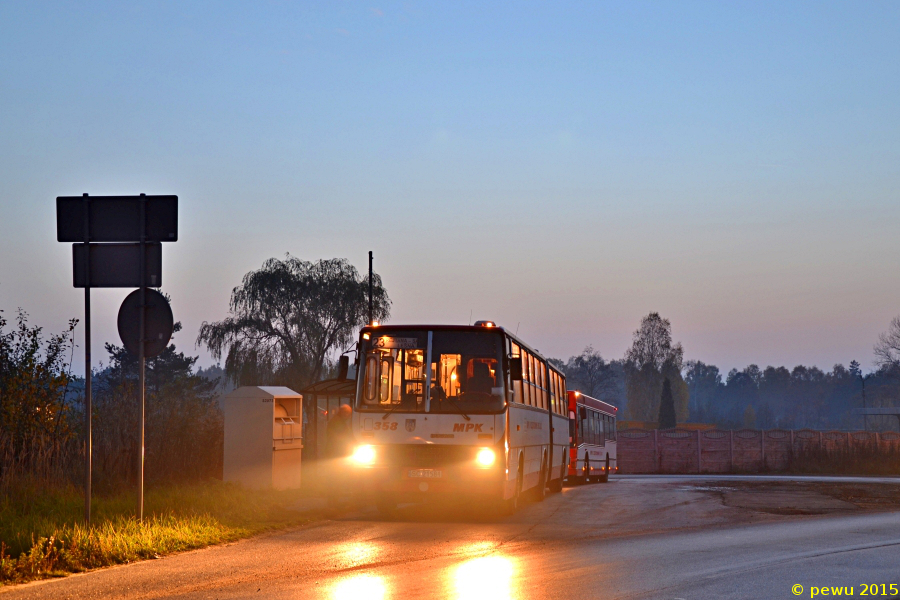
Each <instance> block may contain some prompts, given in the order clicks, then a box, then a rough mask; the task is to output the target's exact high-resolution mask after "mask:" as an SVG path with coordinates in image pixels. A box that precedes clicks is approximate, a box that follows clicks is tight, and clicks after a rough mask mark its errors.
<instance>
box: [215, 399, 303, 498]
mask: <svg viewBox="0 0 900 600" xmlns="http://www.w3.org/2000/svg"><path fill="white" fill-rule="evenodd" d="M222 411H223V413H224V416H225V448H224V451H225V457H224V464H223V467H224V468H223V471H224V479H225V481H234V482H237V483H240V484H242V485H244V486H246V487H249V488H256V489H260V488H274V489H276V490H286V489H295V488H299V487H300V456H301V454H302V453H301V450H302V448H303V437H302V435H303V434H302V432H303V396H302V395H300V394H298V393H297V392H295V391H294V390H292V389H290V388H286V387H276V386H244V387H240V388H238V389H236V390H234V391H233V392H231V393H229V394H227V395H226V396H225V397H224V398H223V399H222Z"/></svg>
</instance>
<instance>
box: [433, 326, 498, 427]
mask: <svg viewBox="0 0 900 600" xmlns="http://www.w3.org/2000/svg"><path fill="white" fill-rule="evenodd" d="M502 345H503V338H502V337H501V336H500V335H498V334H496V333H482V332H468V331H436V332H435V333H434V347H433V350H432V361H431V371H432V387H431V412H441V413H458V412H464V413H470V412H471V413H494V412H500V411H501V410H503V407H504V405H505V403H504V400H503V398H504V395H503V389H504V386H503V376H502V370H501V362H500V361H501V357H502V352H501V350H502Z"/></svg>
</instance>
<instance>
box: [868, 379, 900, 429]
mask: <svg viewBox="0 0 900 600" xmlns="http://www.w3.org/2000/svg"><path fill="white" fill-rule="evenodd" d="M859 378H860V379H862V386H863V389H862V396H863V409H865V408H867V407H866V378H865V376H864V375H863V374H862V373H860V374H859ZM898 418H900V417H898ZM863 429H865V430H866V431H868V430H869V415H867V414H865V413H863Z"/></svg>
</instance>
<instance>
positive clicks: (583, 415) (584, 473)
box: [566, 391, 619, 483]
mask: <svg viewBox="0 0 900 600" xmlns="http://www.w3.org/2000/svg"><path fill="white" fill-rule="evenodd" d="M568 404H569V472H568V476H567V477H566V481H567V482H569V483H591V482H605V481H608V480H609V475H610V473H615V472H616V471H617V470H618V466H616V413H617V412H618V410H619V409H618V408H616V407H615V406H613V405H612V404H607V403H606V402H603V401H602V400H598V399H596V398H591V397H590V396H585V395H584V394H582V393H580V392H575V391H569V392H568Z"/></svg>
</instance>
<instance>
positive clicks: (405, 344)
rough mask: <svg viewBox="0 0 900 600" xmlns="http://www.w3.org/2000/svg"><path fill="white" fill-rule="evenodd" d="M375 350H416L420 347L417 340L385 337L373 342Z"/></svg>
mask: <svg viewBox="0 0 900 600" xmlns="http://www.w3.org/2000/svg"><path fill="white" fill-rule="evenodd" d="M372 347H373V348H385V349H399V350H415V349H416V348H418V347H419V340H418V339H417V338H402V337H390V336H387V335H383V336H381V337H378V338H375V339H374V340H372Z"/></svg>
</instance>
